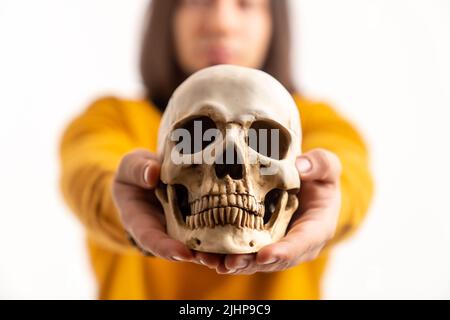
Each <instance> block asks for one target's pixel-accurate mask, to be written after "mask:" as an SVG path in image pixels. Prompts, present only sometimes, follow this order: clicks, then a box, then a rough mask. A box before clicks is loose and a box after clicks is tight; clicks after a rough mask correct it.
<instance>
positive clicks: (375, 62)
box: [0, 0, 450, 299]
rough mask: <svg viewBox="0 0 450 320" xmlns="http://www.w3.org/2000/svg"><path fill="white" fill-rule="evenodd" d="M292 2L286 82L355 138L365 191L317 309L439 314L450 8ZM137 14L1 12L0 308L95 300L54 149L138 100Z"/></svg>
mask: <svg viewBox="0 0 450 320" xmlns="http://www.w3.org/2000/svg"><path fill="white" fill-rule="evenodd" d="M291 2H292V5H293V6H292V16H293V20H294V21H293V30H294V40H295V73H296V79H297V80H298V83H299V84H300V87H301V88H302V90H303V93H304V94H305V95H308V96H310V97H313V98H319V99H326V100H327V101H329V102H331V103H332V104H333V105H334V106H336V108H338V109H339V110H340V111H341V112H342V113H343V114H344V115H346V116H347V117H348V118H349V119H351V120H352V121H353V122H354V123H355V124H357V126H358V127H359V128H360V130H361V131H362V133H363V134H364V136H365V137H366V139H367V141H368V143H369V145H370V147H371V154H372V168H373V172H374V175H375V179H376V195H375V199H374V202H373V205H372V207H371V210H370V213H369V216H368V218H367V220H366V221H365V223H364V224H363V226H362V227H361V229H360V230H359V232H358V233H357V235H356V236H355V237H353V238H352V239H351V240H350V241H347V242H345V243H343V244H341V245H339V246H338V247H337V248H336V250H335V252H334V256H333V260H332V263H331V264H330V266H329V268H328V271H327V274H326V278H325V281H324V294H325V298H377V299H378V298H387V299H391V298H450V248H449V246H450V206H449V204H448V201H449V200H450V194H449V191H450V188H449V183H450V175H449V170H448V169H447V166H448V165H449V163H450V161H449V160H450V159H449V158H450V157H449V154H450V152H449V150H448V149H449V143H448V141H447V139H448V137H450V130H449V124H447V122H448V119H449V116H450V112H449V108H450V85H449V84H450V59H449V57H450V1H446V0H441V1H439V0H415V1H413V0H389V1H388V0H384V1H382V0H339V1H335V0H329V1H325V0H298V1H295V0H293V1H291ZM146 8H147V1H146V0H139V1H137V0H134V1H123V0H122V1H111V0H77V1H74V0H72V1H69V0H64V1H63V0H40V1H32V0H29V1H25V0H0V110H1V112H0V148H1V149H0V150H1V151H0V152H1V153H0V155H1V157H0V164H1V166H0V201H1V202H0V203H1V207H0V298H44V299H46V298H63V299H64V298H94V297H95V284H94V282H93V277H92V275H91V272H90V267H89V263H88V260H87V256H86V252H85V248H84V242H83V231H82V229H81V228H80V226H79V225H78V223H77V220H76V219H75V218H74V217H73V216H72V215H71V213H69V211H68V210H67V208H66V207H65V205H64V203H63V202H62V200H61V198H60V195H59V191H58V158H57V146H58V139H59V137H60V133H61V130H62V129H63V128H64V126H65V125H66V124H67V122H68V121H69V120H70V119H71V118H72V117H73V116H74V115H75V114H77V113H78V112H80V111H81V110H82V109H83V108H84V107H86V105H87V104H88V103H89V102H91V101H92V100H93V99H95V98H97V97H99V96H101V95H104V94H116V95H121V96H125V97H136V96H138V95H139V93H140V92H141V91H140V90H141V86H140V82H139V75H138V72H137V57H138V51H139V40H140V35H141V29H142V20H143V16H144V12H145V9H146Z"/></svg>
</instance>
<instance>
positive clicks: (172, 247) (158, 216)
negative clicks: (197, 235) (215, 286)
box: [113, 149, 193, 261]
mask: <svg viewBox="0 0 450 320" xmlns="http://www.w3.org/2000/svg"><path fill="white" fill-rule="evenodd" d="M159 173H160V164H159V161H158V159H157V157H156V156H155V155H154V154H153V153H151V152H149V151H147V150H144V149H138V150H134V151H132V152H130V153H128V154H127V155H125V156H124V157H123V159H122V161H121V163H120V165H119V169H118V170H117V173H116V177H115V181H114V184H113V195H114V197H113V198H114V202H115V204H116V207H117V208H118V210H119V213H120V215H121V219H122V223H123V225H124V227H125V229H126V230H127V231H128V232H129V233H130V234H131V236H132V237H133V239H134V240H135V242H136V243H137V245H138V246H139V247H140V248H142V249H143V250H145V251H146V252H149V253H150V254H152V255H154V256H158V257H161V258H164V259H169V260H178V261H180V260H182V261H190V260H192V259H193V253H192V252H191V250H189V249H188V248H187V247H186V246H185V245H184V244H183V243H181V242H180V241H178V240H175V239H172V238H171V237H169V236H168V235H167V233H166V230H165V218H164V213H163V211H162V207H161V205H160V203H159V202H158V200H157V199H156V197H155V194H154V190H152V189H153V188H154V187H155V186H156V184H157V182H158V180H159Z"/></svg>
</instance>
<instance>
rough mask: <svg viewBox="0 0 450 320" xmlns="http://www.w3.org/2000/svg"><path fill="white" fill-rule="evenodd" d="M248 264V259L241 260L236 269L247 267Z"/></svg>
mask: <svg viewBox="0 0 450 320" xmlns="http://www.w3.org/2000/svg"><path fill="white" fill-rule="evenodd" d="M246 266H248V261H246V260H244V261H240V262H239V263H238V264H237V265H236V269H242V268H245V267H246Z"/></svg>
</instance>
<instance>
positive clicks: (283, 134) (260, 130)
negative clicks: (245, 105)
mask: <svg viewBox="0 0 450 320" xmlns="http://www.w3.org/2000/svg"><path fill="white" fill-rule="evenodd" d="M247 143H248V145H249V147H250V148H252V149H253V150H255V151H256V152H258V153H260V154H262V155H263V156H265V157H270V158H272V159H276V160H280V159H283V158H284V157H285V156H286V153H287V151H288V149H289V145H290V143H291V138H290V135H289V132H288V131H287V130H286V129H285V128H284V127H282V126H281V125H280V124H279V123H277V122H275V121H270V120H257V121H255V122H253V123H252V125H251V126H250V128H249V130H248V139H247Z"/></svg>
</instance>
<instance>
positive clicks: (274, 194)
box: [156, 65, 301, 253]
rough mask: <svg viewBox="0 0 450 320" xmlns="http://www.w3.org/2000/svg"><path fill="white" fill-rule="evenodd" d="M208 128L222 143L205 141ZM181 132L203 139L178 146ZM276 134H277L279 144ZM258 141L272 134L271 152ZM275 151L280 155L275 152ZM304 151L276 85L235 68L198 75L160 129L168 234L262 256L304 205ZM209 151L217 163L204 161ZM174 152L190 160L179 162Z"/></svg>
mask: <svg viewBox="0 0 450 320" xmlns="http://www.w3.org/2000/svg"><path fill="white" fill-rule="evenodd" d="M199 124H200V125H201V126H200V139H202V138H203V139H202V141H200V143H198V139H199V136H196V133H198V132H197V131H198V128H199V126H198V125H199ZM208 129H213V131H214V132H218V133H219V138H217V136H216V139H212V138H211V136H210V137H209V138H206V139H205V136H207V135H208V132H211V130H208ZM177 130H178V132H179V130H181V132H187V133H190V134H192V135H190V137H191V138H192V137H195V138H196V139H197V141H190V142H189V141H188V144H192V145H193V149H191V150H188V151H186V150H183V149H182V148H181V149H180V147H179V146H180V145H181V143H180V140H176V137H175V136H176V135H175V134H174V133H175V132H177ZM255 132H256V135H254V134H251V133H255ZM270 132H276V133H277V138H278V139H276V141H271V137H272V140H273V136H272V135H270ZM266 133H267V135H266ZM261 134H263V135H261ZM255 136H256V137H258V139H260V140H261V141H262V142H264V137H265V136H267V138H266V139H267V142H268V143H267V148H266V147H265V146H264V145H261V143H256V144H255V143H250V142H249V141H250V140H252V139H250V138H251V137H255ZM174 137H175V138H174ZM178 138H179V136H178ZM258 139H257V140H258ZM183 140H184V138H183ZM253 140H254V139H253ZM261 141H259V142H261ZM182 142H186V141H182ZM194 142H196V143H194ZM274 146H278V155H276V152H271V150H270V149H271V148H274ZM275 151H276V150H275ZM300 153H301V128H300V118H299V114H298V111H297V107H296V104H295V101H294V100H293V98H292V97H291V95H290V94H289V92H288V91H287V90H286V89H285V88H284V87H283V86H282V85H281V84H280V83H279V82H278V81H277V80H275V79H274V78H273V77H271V76H270V75H268V74H267V73H265V72H262V71H260V70H255V69H250V68H244V67H238V66H231V65H218V66H213V67H209V68H206V69H203V70H200V71H198V72H196V73H195V74H193V75H192V76H190V77H189V78H188V79H187V80H186V81H185V82H183V83H182V84H181V85H180V86H179V87H178V88H177V89H176V90H175V92H174V93H173V95H172V97H171V99H170V101H169V104H168V106H167V109H166V110H165V112H164V115H163V118H162V120H161V126H160V129H159V136H158V154H159V156H160V157H161V158H162V160H163V163H162V168H161V181H162V183H161V184H160V186H159V187H158V188H157V190H156V194H157V197H158V199H159V200H160V202H161V203H162V205H163V208H164V212H165V217H166V224H167V225H166V226H167V232H168V234H169V235H170V236H172V237H173V238H175V239H178V240H180V241H182V242H183V243H186V244H187V246H188V247H190V248H192V249H195V250H198V251H205V252H215V253H250V252H256V251H258V250H259V249H260V248H261V247H263V246H265V245H268V244H270V243H273V242H276V241H278V240H279V239H280V238H281V237H283V236H284V234H285V232H286V229H287V226H288V224H289V221H290V219H291V217H292V215H293V213H294V212H295V210H296V209H297V207H298V199H297V192H298V190H299V188H300V178H299V175H298V172H297V170H296V168H295V158H296V157H297V156H299V155H300ZM206 154H209V155H211V156H212V161H209V162H208V161H205V156H204V155H206ZM273 154H275V156H274V155H273ZM176 155H178V156H179V159H180V158H182V159H184V160H186V159H189V160H190V161H182V162H181V163H180V161H174V156H176ZM202 155H203V156H202ZM230 155H231V156H230ZM199 156H200V160H201V161H198V159H199ZM179 159H178V160H179ZM224 159H225V160H224ZM230 159H231V161H230ZM264 170H266V174H264ZM267 173H268V174H267Z"/></svg>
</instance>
